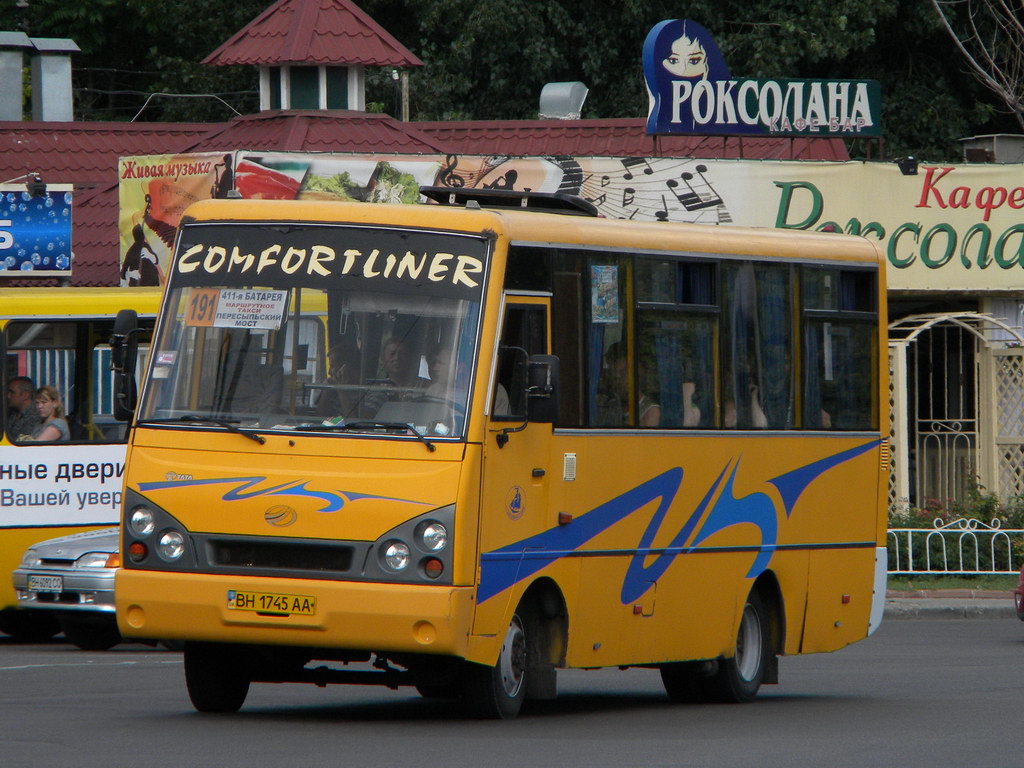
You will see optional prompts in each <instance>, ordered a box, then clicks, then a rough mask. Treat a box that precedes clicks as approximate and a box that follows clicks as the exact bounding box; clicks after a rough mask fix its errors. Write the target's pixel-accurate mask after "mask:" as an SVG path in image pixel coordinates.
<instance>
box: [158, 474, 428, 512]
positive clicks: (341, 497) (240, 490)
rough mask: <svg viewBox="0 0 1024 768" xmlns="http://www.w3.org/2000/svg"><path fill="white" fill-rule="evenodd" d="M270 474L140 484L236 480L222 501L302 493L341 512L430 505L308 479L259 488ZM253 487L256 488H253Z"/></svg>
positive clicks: (329, 509) (170, 485) (178, 484)
mask: <svg viewBox="0 0 1024 768" xmlns="http://www.w3.org/2000/svg"><path fill="white" fill-rule="evenodd" d="M266 479H267V478H266V477H217V478H209V479H206V480H163V481H159V482H153V483H139V492H140V493H146V492H147V491H162V490H166V489H168V488H187V487H190V486H197V485H222V484H225V483H234V484H235V487H234V488H231V489H230V490H228V491H227V492H226V493H225V494H224V495H223V496H221V500H222V501H244V500H245V499H251V498H253V497H256V496H301V497H305V498H311V499H319V500H321V501H322V502H324V506H322V507H320V508H319V509H317V510H315V511H316V512H337V511H338V510H339V509H341V508H342V507H344V506H345V504H346V503H348V502H356V501H362V500H364V499H375V500H378V501H394V502H398V503H400V504H417V505H422V506H430V504H429V503H428V502H425V501H414V500H412V499H398V498H394V497H392V496H377V495H374V494H369V493H355V492H353V491H315V490H311V489H309V488H307V487H306V486H307V485H308V484H309V481H308V480H294V481H290V482H287V483H281V484H280V485H274V486H271V487H270V488H255V489H254V486H257V485H259V484H260V483H263V482H265V481H266ZM250 489H253V490H250Z"/></svg>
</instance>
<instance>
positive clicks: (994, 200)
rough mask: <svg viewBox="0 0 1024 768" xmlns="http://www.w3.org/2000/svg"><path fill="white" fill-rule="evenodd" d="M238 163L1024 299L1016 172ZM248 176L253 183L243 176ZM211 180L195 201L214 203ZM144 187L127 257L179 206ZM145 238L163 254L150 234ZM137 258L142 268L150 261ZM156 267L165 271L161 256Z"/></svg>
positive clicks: (767, 164)
mask: <svg viewBox="0 0 1024 768" xmlns="http://www.w3.org/2000/svg"><path fill="white" fill-rule="evenodd" d="M190 157H198V158H204V157H205V158H206V162H209V163H211V164H214V165H215V164H216V163H215V160H216V159H217V158H219V157H220V156H219V155H218V156H216V157H214V158H209V157H206V156H181V157H180V158H179V162H183V161H184V160H188V159H189V158H190ZM145 159H146V158H141V159H140V158H134V159H133V158H128V159H127V160H128V161H131V160H145ZM235 161H236V162H235V165H234V167H233V168H231V169H230V170H231V173H233V174H234V175H235V176H236V178H237V179H238V181H237V188H238V189H239V191H241V192H242V193H243V196H244V197H250V198H255V197H261V196H285V197H294V198H298V199H316V200H359V201H365V202H393V203H394V202H397V203H422V202H425V200H424V199H423V198H422V197H421V196H420V195H419V192H418V190H419V187H420V186H421V185H431V186H444V187H452V188H474V187H479V188H490V189H504V190H522V191H529V190H532V191H536V192H560V193H564V194H569V195H578V196H580V197H583V198H585V199H586V200H589V201H590V202H592V203H594V205H596V206H597V208H598V210H599V212H600V213H601V215H603V216H606V217H608V218H618V219H633V220H637V221H663V222H689V223H696V224H711V225H725V224H738V225H745V226H754V227H780V228H786V229H807V230H814V231H822V232H845V233H848V234H854V235H859V236H861V237H867V238H870V239H872V240H875V241H877V242H878V244H879V246H880V247H881V248H882V250H883V252H884V253H885V255H886V258H887V260H888V264H889V269H888V280H889V286H890V287H891V288H893V289H896V290H900V289H904V290H915V291H921V290H924V291H949V290H976V291H1022V292H1024V224H1022V223H1021V210H1022V209H1024V183H1022V181H1021V179H1020V171H1019V168H1020V166H1019V165H992V164H948V165H927V164H921V165H920V166H919V168H918V173H917V174H916V175H904V174H903V173H902V172H901V171H900V169H899V168H898V167H897V166H896V164H894V163H884V162H879V163H863V162H853V161H850V162H824V161H784V160H720V159H705V158H686V157H659V158H645V157H627V158H621V157H619V158H616V157H572V156H565V155H562V156H547V157H511V156H505V155H454V154H448V155H443V156H442V155H435V156H430V155H405V156H402V155H373V154H367V155H340V154H337V155H334V154H327V153H273V154H270V153H255V152H245V151H239V152H237V153H235ZM123 162H125V161H123ZM132 167H133V168H135V169H136V170H138V169H139V168H140V167H141V166H140V165H139V164H138V163H136V164H135V165H134V166H132ZM247 174H252V175H253V176H252V178H251V179H249V180H244V179H243V178H242V177H243V176H245V175H247ZM210 181H211V182H212V177H210ZM124 183H125V182H124V181H123V182H122V185H124ZM132 183H137V182H135V181H134V180H132ZM212 186H213V185H212V183H208V184H207V186H206V187H204V188H203V189H202V190H200V191H199V192H198V193H195V194H197V195H198V194H205V195H207V196H212V194H213V190H212ZM142 189H143V187H139V188H138V190H137V191H136V193H135V195H134V197H129V196H126V195H125V194H124V190H122V200H121V202H122V208H121V222H122V230H121V235H122V248H123V250H122V253H124V249H125V248H127V247H128V246H130V244H131V243H132V242H133V240H132V227H133V226H134V224H135V222H136V221H140V222H148V221H149V220H150V219H152V220H153V222H154V224H155V225H157V226H158V225H159V218H160V216H162V215H163V214H161V213H160V211H161V210H164V209H168V208H176V206H175V205H172V204H173V203H174V202H175V200H176V199H177V198H173V199H168V200H150V201H149V202H144V201H143V199H142V196H141V192H140V191H139V190H142ZM179 202H181V201H179ZM126 226H127V229H126V228H125V227H126ZM147 226H149V225H148V224H147ZM149 243H151V244H152V248H153V249H156V248H157V247H162V246H163V241H162V240H160V239H159V238H155V237H153V238H149V240H148V243H147V245H148V244H149ZM142 261H143V263H141V269H144V268H145V267H146V264H145V263H144V262H145V256H143V259H142ZM160 266H161V269H162V270H166V264H165V263H164V262H162V261H161V264H160ZM129 274H131V273H130V271H129Z"/></svg>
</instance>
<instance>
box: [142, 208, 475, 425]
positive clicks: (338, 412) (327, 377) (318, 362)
mask: <svg viewBox="0 0 1024 768" xmlns="http://www.w3.org/2000/svg"><path fill="white" fill-rule="evenodd" d="M486 249H487V243H486V241H485V240H484V239H483V238H480V237H475V238H473V237H466V236H461V235H456V234H451V233H444V234H440V233H436V232H423V231H406V230H394V229H387V230H385V229H371V228H360V227H354V226H341V225H336V226H327V225H323V226H318V225H312V226H311V225H304V226H303V227H301V228H300V227H294V226H287V225H267V224H259V225H257V224H245V223H237V222H235V223H232V224H230V225H229V224H219V225H201V226H200V225H192V226H186V227H184V228H183V231H182V235H181V237H180V241H179V245H178V257H177V261H176V266H175V271H174V273H172V276H171V280H170V283H169V286H168V289H167V298H166V300H165V302H164V316H163V318H162V319H161V322H160V332H159V339H158V340H157V342H156V343H155V345H154V349H153V363H152V366H151V368H150V378H149V381H148V384H147V386H146V388H145V390H144V392H143V396H142V400H141V402H140V406H139V422H140V423H147V422H148V423H175V424H182V425H189V424H191V425H197V426H214V427H217V426H218V425H219V426H220V427H225V428H228V429H232V428H242V429H258V430H259V431H275V430H285V431H292V432H294V431H302V432H320V433H326V434H344V433H352V432H364V433H365V432H384V433H389V434H402V433H408V432H409V429H410V428H411V429H412V430H413V431H415V432H416V433H418V434H419V435H421V436H426V435H429V436H430V437H431V438H435V437H439V438H446V437H451V438H458V437H462V436H463V435H464V434H465V428H466V414H467V412H468V409H469V393H470V391H471V386H470V384H471V380H472V375H473V369H474V364H475V361H476V354H475V350H476V349H477V346H478V344H477V335H478V333H479V320H480V302H481V296H482V285H483V274H482V272H483V269H484V265H485V264H486Z"/></svg>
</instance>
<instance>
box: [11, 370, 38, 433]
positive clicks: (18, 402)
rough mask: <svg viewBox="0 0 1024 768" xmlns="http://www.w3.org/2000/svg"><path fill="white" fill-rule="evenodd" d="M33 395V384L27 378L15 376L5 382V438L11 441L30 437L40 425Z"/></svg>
mask: <svg viewBox="0 0 1024 768" xmlns="http://www.w3.org/2000/svg"><path fill="white" fill-rule="evenodd" d="M34 393H35V384H34V383H33V382H32V379H30V378H29V377H28V376H15V377H14V378H13V379H11V380H10V381H8V382H7V437H8V438H10V440H11V441H16V440H21V439H24V437H23V436H31V435H32V433H33V432H35V431H36V429H37V428H38V427H39V424H40V423H41V419H40V418H39V409H38V408H36V404H35V400H34V399H33V395H34Z"/></svg>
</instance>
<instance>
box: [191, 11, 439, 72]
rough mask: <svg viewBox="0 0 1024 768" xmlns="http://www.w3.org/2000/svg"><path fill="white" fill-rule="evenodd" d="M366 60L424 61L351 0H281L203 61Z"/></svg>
mask: <svg viewBox="0 0 1024 768" xmlns="http://www.w3.org/2000/svg"><path fill="white" fill-rule="evenodd" d="M294 63H302V64H336V65H346V64H363V65H366V66H372V67H383V66H398V67H418V66H422V64H423V62H422V61H420V60H419V59H418V58H417V57H416V56H415V55H414V54H413V53H411V52H410V51H409V50H408V49H407V48H406V47H405V46H403V45H402V44H401V43H400V42H398V41H397V40H396V39H395V38H393V37H392V36H391V35H390V34H388V32H387V31H386V30H385V29H384V28H383V27H381V26H380V25H379V24H377V22H375V21H374V20H373V19H371V18H370V17H369V16H367V15H366V14H365V13H364V12H363V11H362V10H361V9H360V8H359V7H358V6H357V5H356V4H355V3H353V2H351V0H277V2H275V3H274V4H273V5H272V6H270V7H269V8H267V10H265V11H264V12H263V13H261V14H260V15H259V16H257V17H256V18H255V19H253V20H252V21H251V22H249V23H248V24H247V25H246V26H245V27H243V28H242V29H241V30H240V31H239V32H237V33H236V34H235V35H233V36H232V37H231V38H230V39H229V40H228V41H227V42H226V43H224V44H223V45H221V46H220V47H219V48H218V49H217V50H215V51H214V52H213V53H211V54H210V55H209V56H207V57H206V58H205V59H203V64H224V65H226V64H262V65H268V66H273V65H276V64H294Z"/></svg>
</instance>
